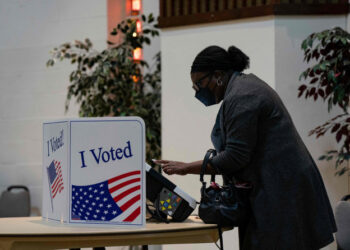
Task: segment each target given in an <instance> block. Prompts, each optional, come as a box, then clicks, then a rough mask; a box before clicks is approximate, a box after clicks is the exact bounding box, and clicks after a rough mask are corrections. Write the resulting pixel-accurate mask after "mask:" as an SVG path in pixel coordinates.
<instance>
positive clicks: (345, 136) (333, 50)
mask: <svg viewBox="0 0 350 250" xmlns="http://www.w3.org/2000/svg"><path fill="white" fill-rule="evenodd" d="M301 48H302V50H303V51H304V61H306V62H307V63H309V62H310V63H311V62H312V63H313V65H312V66H311V67H309V68H307V69H306V70H305V71H304V72H302V74H301V75H300V78H299V80H302V79H304V80H305V81H306V82H307V83H305V84H302V85H301V86H300V87H299V95H298V97H301V96H304V97H305V98H312V99H313V100H315V101H316V100H317V99H318V98H322V99H323V101H325V102H327V104H328V112H330V111H331V110H332V108H333V107H334V106H338V107H340V108H341V110H342V113H341V114H339V115H337V116H335V117H334V118H332V119H330V120H328V121H326V122H325V123H324V124H322V125H320V126H317V127H316V128H314V129H313V130H311V131H310V133H309V135H315V136H316V138H319V137H320V136H323V135H325V134H326V133H327V132H329V133H330V134H334V136H335V139H336V141H337V143H338V144H339V148H338V149H336V150H329V151H327V152H326V153H325V154H324V155H322V156H320V158H319V160H327V161H330V160H333V159H335V168H336V172H335V174H336V175H343V174H344V173H346V172H348V173H350V171H349V165H348V164H346V165H345V164H343V163H344V162H346V163H348V161H349V159H350V115H349V113H348V107H349V96H350V34H349V33H348V32H346V31H345V30H343V29H342V28H340V27H335V28H332V29H327V30H324V31H321V32H318V33H312V34H311V35H309V36H308V37H307V38H306V39H305V40H304V41H303V42H302V45H301Z"/></svg>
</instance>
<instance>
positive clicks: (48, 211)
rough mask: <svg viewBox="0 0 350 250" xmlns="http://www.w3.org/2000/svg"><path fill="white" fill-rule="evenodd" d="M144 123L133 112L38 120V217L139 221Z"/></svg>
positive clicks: (73, 221) (94, 222)
mask: <svg viewBox="0 0 350 250" xmlns="http://www.w3.org/2000/svg"><path fill="white" fill-rule="evenodd" d="M144 162H145V125H144V122H143V120H142V119H141V118H139V117H115V118H114V117H113V118H81V119H69V120H61V121H51V122H45V123H44V124H43V213H42V214H43V218H44V219H48V220H56V221H60V222H64V223H68V224H92V225H98V224H103V225H108V224H109V225H116V226H118V225H120V226H123V227H125V226H131V227H132V226H134V227H135V226H144V225H145V213H146V212H145V204H146V196H145V193H146V192H145V188H146V186H145V181H146V179H145V171H144Z"/></svg>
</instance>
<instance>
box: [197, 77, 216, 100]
mask: <svg viewBox="0 0 350 250" xmlns="http://www.w3.org/2000/svg"><path fill="white" fill-rule="evenodd" d="M212 74H213V73H212V72H209V73H208V74H206V75H205V76H203V77H202V78H201V79H199V80H198V82H196V83H195V85H196V86H197V87H198V89H199V90H198V91H196V94H195V97H196V98H197V99H198V100H199V101H200V102H201V103H203V104H204V105H205V106H211V105H214V104H216V98H215V95H214V93H213V92H211V91H210V89H209V88H208V87H204V88H203V87H201V85H202V81H203V80H204V79H205V78H207V77H209V76H210V79H209V82H210V81H211V79H212Z"/></svg>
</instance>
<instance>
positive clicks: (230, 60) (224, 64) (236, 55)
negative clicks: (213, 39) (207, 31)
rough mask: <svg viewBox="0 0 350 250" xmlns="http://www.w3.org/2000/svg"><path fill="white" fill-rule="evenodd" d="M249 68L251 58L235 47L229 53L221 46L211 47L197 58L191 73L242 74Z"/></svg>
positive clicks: (229, 49) (231, 47) (230, 48)
mask: <svg viewBox="0 0 350 250" xmlns="http://www.w3.org/2000/svg"><path fill="white" fill-rule="evenodd" d="M247 68H249V57H248V56H247V55H246V54H244V53H243V52H242V51H241V50H240V49H238V48H236V47H235V46H230V47H229V48H228V50H227V51H226V50H225V49H223V48H221V47H219V46H209V47H207V48H205V49H204V50H202V51H201V52H199V54H198V55H197V56H196V58H195V59H194V61H193V63H192V67H191V73H194V72H210V71H215V70H224V71H227V70H235V71H238V72H242V71H243V70H245V69H247Z"/></svg>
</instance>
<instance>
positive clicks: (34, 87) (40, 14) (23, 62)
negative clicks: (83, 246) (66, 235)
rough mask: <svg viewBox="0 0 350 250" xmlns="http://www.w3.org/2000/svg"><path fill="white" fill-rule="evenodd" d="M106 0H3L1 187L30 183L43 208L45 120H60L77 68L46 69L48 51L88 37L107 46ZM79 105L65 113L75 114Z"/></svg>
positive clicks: (37, 204) (0, 5) (0, 37)
mask: <svg viewBox="0 0 350 250" xmlns="http://www.w3.org/2000/svg"><path fill="white" fill-rule="evenodd" d="M106 15H107V11H106V1H101V0H74V1H71V0H54V1H53V0H52V1H46V0H31V1H24V0H11V1H8V0H0V30H1V34H0V129H1V133H0V190H3V189H5V188H6V187H7V186H9V185H15V184H22V185H27V186H28V187H29V189H30V192H31V199H32V206H34V207H37V208H39V209H40V208H41V182H42V178H41V171H42V170H41V166H42V141H41V140H42V122H43V121H44V120H48V119H55V118H62V117H64V116H66V115H65V114H64V103H65V99H66V93H67V86H68V85H69V73H70V72H71V71H72V70H73V66H71V65H70V64H69V63H68V62H67V63H58V64H57V65H55V66H54V67H53V68H46V61H47V60H48V59H49V51H50V50H51V49H53V48H54V47H55V46H57V45H60V44H62V43H64V42H67V41H73V40H75V39H78V40H82V39H84V38H86V37H88V38H90V39H91V40H92V42H93V43H94V45H95V46H96V47H97V48H98V49H103V48H105V41H106V32H107V21H106ZM77 110H78V108H77V105H74V102H72V105H71V107H70V111H69V113H68V114H67V116H73V117H77V116H78V112H77Z"/></svg>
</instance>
